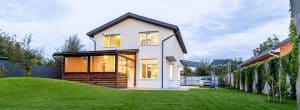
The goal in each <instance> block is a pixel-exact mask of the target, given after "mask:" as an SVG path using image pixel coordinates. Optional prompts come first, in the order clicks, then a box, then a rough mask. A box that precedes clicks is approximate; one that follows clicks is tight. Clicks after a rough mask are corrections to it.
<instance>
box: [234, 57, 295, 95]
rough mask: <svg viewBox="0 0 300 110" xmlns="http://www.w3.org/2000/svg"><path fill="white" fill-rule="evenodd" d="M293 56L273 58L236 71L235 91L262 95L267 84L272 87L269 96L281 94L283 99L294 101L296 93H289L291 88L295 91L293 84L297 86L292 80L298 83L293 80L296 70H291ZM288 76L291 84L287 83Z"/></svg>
mask: <svg viewBox="0 0 300 110" xmlns="http://www.w3.org/2000/svg"><path fill="white" fill-rule="evenodd" d="M291 56H292V54H291V53H290V54H288V55H286V56H284V57H282V58H277V57H273V58H270V59H269V60H267V61H265V62H258V63H256V64H253V65H250V66H247V67H243V68H240V69H239V70H236V71H234V85H235V89H238V90H244V91H248V92H256V93H258V94H261V93H262V91H263V89H264V86H265V84H266V82H267V85H269V86H270V87H271V90H270V92H269V94H273V93H274V94H278V93H281V94H282V96H283V97H288V96H289V97H290V98H291V99H294V96H293V94H295V92H296V91H293V90H292V93H291V94H289V93H288V92H287V90H288V88H289V87H291V89H293V84H294V85H295V83H292V82H293V81H292V80H294V82H295V81H296V79H293V78H292V76H293V73H292V72H291V71H294V68H291V63H292V59H291V58H292V57H291ZM280 64H281V65H280ZM255 74H257V76H255ZM286 75H289V76H291V79H290V80H291V83H290V84H289V83H287V82H286ZM240 84H241V86H242V87H240ZM253 84H255V85H253Z"/></svg>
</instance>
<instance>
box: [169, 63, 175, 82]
mask: <svg viewBox="0 0 300 110" xmlns="http://www.w3.org/2000/svg"><path fill="white" fill-rule="evenodd" d="M169 79H170V80H174V65H173V64H170V65H169Z"/></svg>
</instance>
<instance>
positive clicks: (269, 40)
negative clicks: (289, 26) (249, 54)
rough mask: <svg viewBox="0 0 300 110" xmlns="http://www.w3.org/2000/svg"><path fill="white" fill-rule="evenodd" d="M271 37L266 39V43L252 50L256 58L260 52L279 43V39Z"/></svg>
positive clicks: (274, 36)
mask: <svg viewBox="0 0 300 110" xmlns="http://www.w3.org/2000/svg"><path fill="white" fill-rule="evenodd" d="M272 36H273V38H272V37H268V38H267V40H266V41H264V42H263V43H261V44H259V47H257V48H255V49H254V50H253V55H254V56H256V55H258V54H260V53H261V52H263V51H264V50H267V49H269V48H271V47H272V46H275V45H277V44H278V43H279V39H278V37H277V36H276V35H275V34H274V35H272Z"/></svg>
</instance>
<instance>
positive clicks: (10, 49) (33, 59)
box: [0, 31, 43, 76]
mask: <svg viewBox="0 0 300 110" xmlns="http://www.w3.org/2000/svg"><path fill="white" fill-rule="evenodd" d="M31 36H32V35H31V34H30V35H27V36H25V37H24V38H23V40H22V42H18V41H16V39H15V37H16V35H10V34H8V33H5V32H1V31H0V56H2V57H7V58H8V59H10V60H9V61H10V62H12V63H15V64H18V65H20V67H21V68H22V70H23V72H24V74H23V75H24V76H30V68H31V66H33V65H38V64H42V62H43V55H42V52H43V50H42V49H32V48H30V43H31V42H32V38H31Z"/></svg>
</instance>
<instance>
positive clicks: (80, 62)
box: [64, 57, 88, 72]
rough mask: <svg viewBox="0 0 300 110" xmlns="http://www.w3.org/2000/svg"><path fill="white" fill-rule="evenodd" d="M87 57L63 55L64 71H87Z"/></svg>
mask: <svg viewBox="0 0 300 110" xmlns="http://www.w3.org/2000/svg"><path fill="white" fill-rule="evenodd" d="M87 64H88V58H87V57H65V69H64V71H65V72H87Z"/></svg>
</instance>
